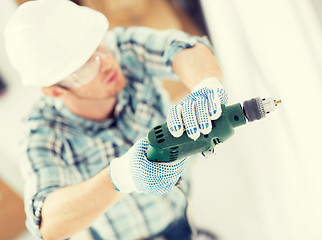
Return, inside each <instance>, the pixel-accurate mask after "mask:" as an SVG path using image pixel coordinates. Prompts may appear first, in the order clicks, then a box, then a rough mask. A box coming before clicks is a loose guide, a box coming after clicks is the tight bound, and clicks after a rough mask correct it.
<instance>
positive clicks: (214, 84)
mask: <svg viewBox="0 0 322 240" xmlns="http://www.w3.org/2000/svg"><path fill="white" fill-rule="evenodd" d="M204 87H206V88H209V89H221V88H224V87H223V85H222V84H221V82H220V81H219V80H218V78H215V77H209V78H205V79H203V80H201V81H200V82H199V83H198V84H197V85H196V86H195V87H194V88H193V90H192V92H195V91H198V90H200V89H202V88H204Z"/></svg>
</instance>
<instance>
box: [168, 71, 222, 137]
mask: <svg viewBox="0 0 322 240" xmlns="http://www.w3.org/2000/svg"><path fill="white" fill-rule="evenodd" d="M227 100H228V96H227V93H226V91H225V89H224V87H223V86H222V84H221V83H220V81H219V80H218V79H216V78H214V77H211V78H206V79H204V80H202V81H201V82H200V83H198V84H197V86H196V87H195V88H194V89H193V91H192V93H191V94H190V95H188V96H187V97H186V98H185V99H184V100H183V101H182V102H181V103H179V104H177V105H174V106H172V107H171V109H170V113H169V115H168V119H167V125H168V128H169V131H170V133H171V134H172V135H173V136H174V137H180V136H181V135H182V134H183V131H184V129H185V130H186V131H187V134H188V137H190V138H192V139H193V140H196V139H197V138H198V137H199V136H200V133H202V134H208V133H210V131H211V129H212V126H211V120H216V119H218V118H219V117H220V115H221V104H226V103H227Z"/></svg>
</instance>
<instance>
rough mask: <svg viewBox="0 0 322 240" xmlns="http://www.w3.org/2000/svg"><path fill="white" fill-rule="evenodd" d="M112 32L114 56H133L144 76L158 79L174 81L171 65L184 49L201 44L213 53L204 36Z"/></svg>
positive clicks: (128, 29) (175, 32)
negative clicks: (114, 43) (155, 76)
mask: <svg viewBox="0 0 322 240" xmlns="http://www.w3.org/2000/svg"><path fill="white" fill-rule="evenodd" d="M111 31H113V34H112V35H114V37H115V38H116V44H117V47H116V49H118V51H117V52H116V55H118V56H119V57H124V56H125V57H126V56H129V55H132V56H135V57H136V60H138V61H139V62H141V63H142V64H143V65H144V68H145V71H146V73H148V74H151V75H157V76H159V77H160V78H170V79H177V76H176V75H175V73H174V72H173V69H172V65H171V63H172V60H173V58H174V56H175V55H176V54H177V53H178V52H179V51H181V50H183V49H187V48H191V47H193V46H195V45H196V44H198V43H202V44H204V45H205V46H207V47H208V48H209V49H210V50H211V51H212V52H214V49H213V47H212V46H211V44H210V42H209V40H208V38H207V37H206V36H204V37H197V36H192V35H189V34H187V33H185V32H182V31H179V30H174V29H171V30H155V29H151V28H147V27H117V28H114V29H113V30H111ZM127 64H129V61H128V62H127Z"/></svg>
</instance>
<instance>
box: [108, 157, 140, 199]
mask: <svg viewBox="0 0 322 240" xmlns="http://www.w3.org/2000/svg"><path fill="white" fill-rule="evenodd" d="M125 157H126V156H123V157H120V158H115V159H114V160H112V161H111V164H110V167H109V175H110V179H111V181H112V183H113V184H114V186H115V190H117V191H119V192H124V193H131V192H134V191H135V187H134V185H133V181H132V178H131V173H130V166H129V159H124V158H125Z"/></svg>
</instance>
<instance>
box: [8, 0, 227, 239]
mask: <svg viewBox="0 0 322 240" xmlns="http://www.w3.org/2000/svg"><path fill="white" fill-rule="evenodd" d="M107 28H108V21H107V19H106V18H105V17H104V16H103V15H102V14H101V13H99V12H97V11H94V10H92V9H89V8H87V7H80V6H77V5H75V4H74V3H72V2H70V1H67V0H38V1H30V2H27V3H25V4H23V5H21V6H20V7H19V8H18V9H17V11H16V12H15V13H14V15H13V16H12V17H11V19H10V20H9V22H8V25H7V28H6V32H5V36H6V48H7V52H8V56H9V58H10V60H11V62H12V64H13V65H14V67H15V68H16V69H17V70H18V72H19V73H20V76H21V79H22V82H23V83H24V84H25V85H27V86H28V85H36V86H40V87H41V89H42V92H43V93H44V95H45V96H44V97H43V98H42V99H40V101H39V102H37V103H36V104H35V106H34V107H33V109H32V111H31V113H30V114H29V116H28V118H27V120H26V137H25V139H24V140H25V141H24V143H25V144H24V146H25V150H24V152H25V157H24V159H23V164H22V171H23V173H24V176H25V181H26V187H25V196H24V199H25V211H26V216H27V220H26V224H27V227H28V229H29V231H30V232H31V233H32V234H33V235H34V236H36V237H38V238H41V237H42V238H43V239H64V238H68V237H70V236H72V235H73V234H75V233H77V232H79V231H81V230H83V229H86V228H89V231H90V233H91V235H92V236H93V238H94V239H147V238H150V239H152V238H154V237H157V236H163V237H165V238H168V239H171V238H172V239H178V235H177V236H175V234H179V233H180V235H179V236H180V237H179V239H189V238H190V234H191V230H190V228H189V225H188V224H187V221H186V219H185V207H186V201H185V196H184V195H183V194H182V192H181V191H180V190H179V189H178V188H174V186H175V184H176V183H177V182H178V179H179V178H180V177H181V176H182V174H183V172H184V170H185V168H186V167H187V159H180V160H178V161H175V162H173V163H168V164H162V163H154V162H150V161H148V160H147V158H146V151H147V147H148V144H147V140H146V138H145V136H146V135H147V132H148V131H149V129H150V128H152V127H154V126H156V125H157V124H159V123H162V122H163V121H165V120H166V118H167V117H166V116H167V115H168V119H167V121H168V126H169V130H170V131H171V133H172V134H173V135H174V136H176V137H178V136H181V135H182V134H183V131H187V134H188V136H189V137H191V138H192V139H197V138H198V137H199V135H200V133H204V134H207V133H209V131H210V129H211V119H216V118H218V117H219V116H220V114H221V108H220V103H221V102H224V101H225V100H226V95H225V91H224V89H223V87H222V85H221V84H220V82H219V81H218V79H221V71H220V68H219V66H218V64H217V62H216V59H215V57H214V56H213V53H212V51H211V46H210V45H209V42H208V41H207V40H206V39H201V38H197V37H193V36H189V35H187V34H185V33H182V32H180V31H175V30H171V31H156V30H152V29H148V28H143V27H132V28H115V29H112V30H109V31H107ZM162 78H173V79H176V78H179V79H180V80H181V81H183V83H184V84H185V85H186V86H187V88H189V89H190V90H191V91H192V93H191V94H190V95H188V96H187V97H186V98H185V99H184V100H183V101H182V102H181V103H180V104H178V105H175V106H173V107H171V109H170V111H169V114H168V111H167V110H166V109H167V104H168V99H167V96H166V94H165V92H164V90H163V89H162V87H161V81H160V79H162ZM182 177H183V178H185V176H184V175H183V176H182Z"/></svg>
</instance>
